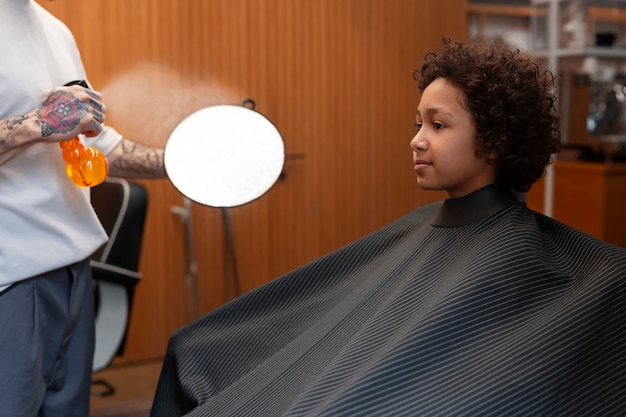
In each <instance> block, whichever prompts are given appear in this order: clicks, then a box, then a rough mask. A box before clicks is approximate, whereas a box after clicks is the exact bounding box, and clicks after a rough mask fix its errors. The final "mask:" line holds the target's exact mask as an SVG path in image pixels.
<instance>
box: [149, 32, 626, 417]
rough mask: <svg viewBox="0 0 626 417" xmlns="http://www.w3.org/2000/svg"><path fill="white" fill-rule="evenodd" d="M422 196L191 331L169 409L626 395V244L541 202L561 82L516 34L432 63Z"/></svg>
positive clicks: (472, 403)
mask: <svg viewBox="0 0 626 417" xmlns="http://www.w3.org/2000/svg"><path fill="white" fill-rule="evenodd" d="M415 75H416V78H417V79H419V83H420V88H421V90H422V91H423V95H422V98H421V100H420V103H419V106H418V109H417V118H416V121H417V123H416V125H417V134H416V135H415V137H414V138H413V139H412V140H411V147H412V149H413V162H414V169H415V172H416V175H417V181H418V183H419V185H420V186H421V187H422V188H424V189H436V190H446V191H447V193H448V195H449V197H450V198H449V199H447V200H445V201H443V202H439V203H435V204H430V205H427V206H425V207H421V208H419V209H417V210H415V211H413V212H411V213H409V214H407V215H405V216H403V217H402V218H400V219H398V220H396V221H395V222H393V223H391V224H390V225H388V226H386V227H384V228H382V229H381V230H379V231H377V232H374V233H372V234H370V235H369V236H366V237H364V238H362V239H359V240H357V241H355V242H353V243H351V244H349V245H347V246H346V247H343V248H341V249H339V250H337V251H335V252H333V253H330V254H328V255H326V256H324V257H322V258H320V259H318V260H316V261H313V262H311V263H310V264H308V265H305V266H303V267H301V268H299V269H296V270H295V271H292V272H290V273H288V274H286V275H284V276H282V277H280V278H278V279H276V280H274V281H272V282H270V283H268V284H266V285H264V286H262V287H260V288H257V289H255V290H254V291H251V292H250V293H248V294H245V295H243V296H241V297H239V298H238V299H236V300H234V301H233V302H230V303H228V304H226V305H224V306H222V307H221V308H219V309H217V310H215V311H213V312H211V313H209V314H207V315H205V316H204V317H201V318H200V319H198V320H197V321H195V322H193V323H191V324H189V325H187V326H185V327H183V328H182V329H179V330H178V331H177V332H176V333H175V334H174V335H173V336H172V338H171V341H170V346H169V348H168V353H167V355H166V358H165V361H164V365H163V370H162V374H161V379H160V382H159V386H158V389H157V393H156V397H155V401H154V406H153V409H152V416H154V417H157V416H180V415H183V414H184V415H189V416H205V415H207V416H208V415H211V416H235V415H236V416H244V415H245V416H248V415H250V416H333V417H337V416H361V415H363V416H378V415H384V416H403V415H419V416H435V415H441V416H470V415H471V416H482V417H484V416H516V415H519V416H522V415H523V416H551V417H552V416H573V415H576V416H579V415H602V416H609V415H619V414H623V412H624V410H625V409H626V361H624V354H623V348H624V346H626V303H624V297H625V296H626V289H625V288H626V282H625V281H626V250H624V249H622V248H618V247H616V246H613V245H610V244H608V243H605V242H602V241H600V240H597V239H595V238H592V237H590V236H587V235H584V234H583V233H581V232H578V231H576V230H574V229H572V228H570V227H568V226H565V225H563V224H561V223H559V222H557V221H555V220H553V219H551V218H548V217H545V216H543V215H541V214H539V213H536V212H533V211H531V210H529V209H528V208H527V207H526V205H525V204H524V203H523V202H522V201H520V200H519V199H518V198H517V197H516V194H514V193H513V192H512V191H511V190H514V191H526V190H528V189H529V188H530V186H531V184H532V183H533V182H535V181H536V180H537V179H538V178H539V177H540V176H541V175H542V173H543V171H544V169H545V166H546V164H548V163H549V162H550V158H551V155H552V154H553V153H554V152H556V150H557V149H558V144H559V133H558V118H557V116H556V111H555V107H554V98H553V96H552V88H553V83H554V79H553V77H552V76H551V74H550V73H549V72H547V71H546V70H544V69H542V68H541V66H540V65H539V64H537V63H535V62H534V61H533V60H532V59H531V58H530V57H528V56H525V55H524V54H522V53H520V52H518V51H516V50H514V49H512V48H510V47H509V46H507V45H505V44H502V43H497V42H496V43H476V44H461V43H456V42H451V41H449V40H445V41H444V43H443V47H442V50H441V52H440V53H438V54H430V55H428V56H427V60H426V62H425V64H424V65H423V67H422V68H421V69H420V70H418V71H416V73H415Z"/></svg>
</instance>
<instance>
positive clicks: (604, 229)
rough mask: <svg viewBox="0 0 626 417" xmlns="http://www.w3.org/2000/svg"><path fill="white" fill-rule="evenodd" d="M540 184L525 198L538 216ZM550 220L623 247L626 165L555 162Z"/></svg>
mask: <svg viewBox="0 0 626 417" xmlns="http://www.w3.org/2000/svg"><path fill="white" fill-rule="evenodd" d="M542 204H543V182H542V181H540V182H539V183H537V185H536V186H533V189H532V190H531V191H530V192H529V194H528V206H529V207H531V208H532V209H534V210H537V211H539V212H541V207H542ZM553 217H554V218H555V219H557V220H559V221H562V222H563V223H565V224H568V225H570V226H572V227H574V228H576V229H578V230H581V231H583V232H585V233H587V234H590V235H592V236H595V237H597V238H599V239H603V240H606V241H607V242H610V243H613V244H615V245H618V246H622V247H626V164H610V163H596V162H580V161H565V160H557V161H556V163H555V164H554V215H553Z"/></svg>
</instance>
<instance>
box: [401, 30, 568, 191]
mask: <svg viewBox="0 0 626 417" xmlns="http://www.w3.org/2000/svg"><path fill="white" fill-rule="evenodd" d="M440 77H443V78H445V79H446V80H448V81H449V82H451V83H452V84H453V85H454V86H456V87H457V88H459V89H460V90H461V91H462V92H463V94H464V96H465V103H464V106H465V108H466V109H467V110H468V111H469V112H470V113H471V114H472V115H473V117H474V121H475V123H476V130H477V156H478V157H481V156H482V155H493V154H495V155H497V156H496V157H492V158H490V159H489V163H492V164H495V165H497V166H498V180H497V181H498V182H499V183H501V184H503V185H505V186H507V187H508V188H510V189H513V190H516V191H528V190H529V189H530V187H531V185H532V184H533V183H534V182H536V181H537V180H538V179H539V178H541V176H542V175H543V173H544V171H545V168H546V166H547V165H548V164H550V163H551V162H552V155H553V154H554V153H556V152H557V151H558V150H559V147H560V143H561V132H560V128H559V117H558V112H557V109H556V106H555V102H556V97H555V95H554V90H555V88H556V84H557V80H556V77H555V76H554V75H553V74H552V72H550V71H549V70H547V69H545V68H544V67H543V66H542V65H541V63H539V62H538V61H536V60H535V59H533V57H532V56H531V55H530V54H525V53H522V52H520V50H519V49H516V48H515V47H513V46H511V45H509V44H507V43H506V42H504V41H502V40H489V41H488V40H483V41H476V42H468V43H460V42H453V41H452V40H450V39H449V38H444V39H443V42H442V48H441V51H440V52H430V53H428V54H426V60H425V62H424V64H423V65H422V67H421V68H419V69H416V70H415V71H414V72H413V78H415V79H416V80H417V81H418V84H419V89H420V91H422V92H423V91H424V90H425V89H426V87H428V85H429V84H430V83H431V82H433V81H434V80H435V79H437V78H440Z"/></svg>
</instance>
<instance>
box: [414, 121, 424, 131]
mask: <svg viewBox="0 0 626 417" xmlns="http://www.w3.org/2000/svg"><path fill="white" fill-rule="evenodd" d="M413 126H414V127H415V130H417V131H419V130H420V129H421V128H422V122H417V123H415V124H414V125H413Z"/></svg>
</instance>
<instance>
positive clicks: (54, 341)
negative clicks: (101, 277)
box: [0, 261, 94, 417]
mask: <svg viewBox="0 0 626 417" xmlns="http://www.w3.org/2000/svg"><path fill="white" fill-rule="evenodd" d="M93 349H94V301H93V290H92V282H91V270H90V268H89V262H88V261H84V262H80V263H77V264H75V265H71V266H68V267H65V268H61V269H58V270H56V271H52V272H48V273H45V274H42V275H39V276H37V277H33V278H31V279H27V280H25V281H22V282H19V283H17V284H15V285H13V286H11V287H9V288H7V289H6V290H5V291H3V292H2V293H0V408H1V411H0V415H2V417H87V416H88V415H89V397H90V391H91V370H92V361H93Z"/></svg>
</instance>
